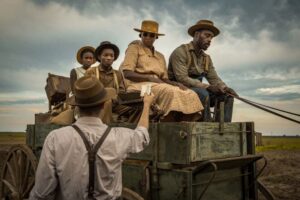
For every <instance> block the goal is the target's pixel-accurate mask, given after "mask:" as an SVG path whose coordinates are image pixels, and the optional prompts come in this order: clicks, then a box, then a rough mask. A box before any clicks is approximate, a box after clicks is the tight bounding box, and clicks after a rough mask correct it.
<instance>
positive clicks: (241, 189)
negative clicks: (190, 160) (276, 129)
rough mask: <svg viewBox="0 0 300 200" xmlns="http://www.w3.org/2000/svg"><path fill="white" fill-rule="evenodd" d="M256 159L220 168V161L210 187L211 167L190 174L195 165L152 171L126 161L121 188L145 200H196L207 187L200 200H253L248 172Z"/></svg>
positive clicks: (146, 165) (252, 183) (251, 175)
mask: <svg viewBox="0 0 300 200" xmlns="http://www.w3.org/2000/svg"><path fill="white" fill-rule="evenodd" d="M242 159H243V157H241V160H242ZM247 159H248V158H247ZM257 159H259V158H258V157H252V158H250V159H248V160H247V161H245V159H244V160H242V161H240V162H236V161H239V158H237V159H236V161H233V163H235V164H232V162H228V163H227V164H225V165H223V166H222V162H219V163H218V164H217V166H219V170H217V171H216V175H215V177H214V178H213V179H212V182H211V183H210V184H209V180H210V178H211V177H212V173H213V172H212V170H211V168H206V170H203V171H201V172H198V173H193V170H194V169H195V168H197V165H196V166H192V167H182V168H180V167H178V166H177V168H176V167H175V168H170V169H157V170H155V168H154V167H153V165H150V164H149V163H150V162H149V163H147V162H146V161H145V162H141V161H136V160H129V161H128V160H127V161H126V162H124V164H123V173H122V174H123V185H124V186H125V187H127V188H129V189H131V190H133V191H135V192H137V193H138V194H140V195H141V196H142V197H143V198H144V199H146V200H147V199H152V200H174V199H178V200H192V199H197V200H198V199H199V197H200V195H201V194H202V193H203V192H204V189H205V188H206V186H207V185H208V184H209V187H208V189H207V190H206V191H205V192H204V193H203V196H202V198H201V199H202V200H212V199H216V200H217V199H222V200H250V199H252V200H254V199H257V188H256V185H255V181H254V180H255V178H254V173H253V171H251V170H252V168H253V166H254V163H253V161H254V160H257ZM245 162H246V164H245ZM223 164H224V163H223ZM230 164H232V165H230ZM156 175H157V178H155V176H156ZM147 188H148V189H147Z"/></svg>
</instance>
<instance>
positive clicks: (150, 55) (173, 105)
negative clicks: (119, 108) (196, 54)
mask: <svg viewBox="0 0 300 200" xmlns="http://www.w3.org/2000/svg"><path fill="white" fill-rule="evenodd" d="M134 30H135V31H137V32H139V33H140V34H139V36H140V38H141V40H135V41H133V42H131V43H130V44H129V46H128V48H127V50H126V53H125V58H124V61H123V63H122V64H121V70H122V71H123V73H124V76H125V78H126V87H127V91H141V88H142V85H146V84H151V91H152V92H153V94H155V103H156V104H157V106H158V107H159V109H160V110H161V111H162V112H163V116H164V119H163V120H164V121H174V120H175V121H181V120H195V119H196V118H199V112H200V111H201V110H202V109H203V106H202V104H201V102H200V101H199V98H198V96H197V94H196V93H195V92H193V91H192V90H189V89H187V88H186V87H184V86H183V85H182V84H179V83H177V82H172V81H170V80H169V79H168V73H167V67H166V61H165V58H164V56H163V55H162V54H161V53H160V52H158V51H156V50H155V48H154V46H153V44H154V42H155V40H156V39H158V37H159V36H163V35H164V34H162V33H158V23H157V22H155V21H150V20H145V21H143V22H142V26H141V29H137V28H135V29H134ZM182 114H183V115H182ZM182 116H183V118H182Z"/></svg>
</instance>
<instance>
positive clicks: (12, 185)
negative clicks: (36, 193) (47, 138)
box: [0, 145, 37, 200]
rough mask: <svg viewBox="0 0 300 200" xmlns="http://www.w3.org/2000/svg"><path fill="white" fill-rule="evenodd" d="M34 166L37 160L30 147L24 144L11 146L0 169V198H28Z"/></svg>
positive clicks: (13, 199) (35, 166)
mask: <svg viewBox="0 0 300 200" xmlns="http://www.w3.org/2000/svg"><path fill="white" fill-rule="evenodd" d="M36 168H37V160H36V158H35V156H34V154H33V153H32V151H31V149H29V148H28V147H27V146H25V145H15V146H13V147H11V149H10V150H9V152H8V154H7V157H6V159H5V160H4V163H3V167H2V171H1V179H0V180H1V181H0V199H12V200H22V199H23V198H28V195H29V192H30V190H31V189H32V187H33V184H34V174H35V171H36Z"/></svg>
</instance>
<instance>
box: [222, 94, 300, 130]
mask: <svg viewBox="0 0 300 200" xmlns="http://www.w3.org/2000/svg"><path fill="white" fill-rule="evenodd" d="M227 94H228V95H229V96H232V97H234V98H236V99H238V100H240V101H242V102H244V103H247V104H249V105H251V106H254V107H256V108H258V109H261V110H264V111H266V112H269V113H271V114H273V115H276V116H278V117H281V118H284V119H286V120H289V121H292V122H296V123H297V124H300V121H298V120H295V119H293V118H290V117H287V116H285V115H281V114H279V113H277V112H274V111H272V110H270V109H274V110H278V111H281V112H285V113H289V114H292V115H296V116H300V115H299V114H297V113H292V112H288V111H285V110H281V109H277V108H273V107H271V106H266V105H263V104H259V103H256V102H253V101H249V100H247V99H244V98H242V97H239V96H236V95H233V94H230V93H227ZM265 107H267V108H270V109H267V108H265Z"/></svg>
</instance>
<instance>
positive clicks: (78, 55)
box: [76, 46, 96, 64]
mask: <svg viewBox="0 0 300 200" xmlns="http://www.w3.org/2000/svg"><path fill="white" fill-rule="evenodd" d="M85 50H90V51H91V52H93V54H95V48H94V47H91V46H84V47H81V48H80V49H79V50H78V51H77V56H76V58H77V61H78V62H79V63H80V64H82V52H83V51H85ZM95 62H96V60H95V59H94V63H95Z"/></svg>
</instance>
